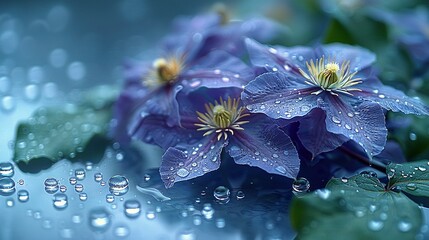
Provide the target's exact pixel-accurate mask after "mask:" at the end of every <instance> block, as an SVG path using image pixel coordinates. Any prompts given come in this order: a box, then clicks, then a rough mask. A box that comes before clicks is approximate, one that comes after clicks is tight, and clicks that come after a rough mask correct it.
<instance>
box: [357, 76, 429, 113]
mask: <svg viewBox="0 0 429 240" xmlns="http://www.w3.org/2000/svg"><path fill="white" fill-rule="evenodd" d="M366 81H371V84H368V83H365V82H364V83H363V84H362V86H361V90H362V91H359V92H356V93H355V95H357V96H358V97H361V98H362V100H366V101H372V102H375V103H377V104H380V106H382V107H383V108H385V109H387V110H391V111H394V112H403V113H405V114H417V115H429V107H428V106H426V105H425V104H424V103H423V102H422V101H420V100H419V99H417V98H410V97H408V96H407V95H405V93H403V92H402V91H399V90H396V89H394V88H392V87H389V86H385V85H383V84H381V83H380V82H379V81H377V80H376V79H375V80H374V79H372V80H371V79H368V80H366ZM358 87H359V85H358Z"/></svg>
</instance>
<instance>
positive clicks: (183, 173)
mask: <svg viewBox="0 0 429 240" xmlns="http://www.w3.org/2000/svg"><path fill="white" fill-rule="evenodd" d="M188 175H189V171H188V170H186V168H180V169H179V170H177V176H179V177H182V178H185V177H187V176H188Z"/></svg>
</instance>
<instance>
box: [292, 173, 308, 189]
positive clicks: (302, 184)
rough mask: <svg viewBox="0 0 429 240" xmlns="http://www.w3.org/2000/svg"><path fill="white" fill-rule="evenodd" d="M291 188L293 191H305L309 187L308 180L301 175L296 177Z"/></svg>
mask: <svg viewBox="0 0 429 240" xmlns="http://www.w3.org/2000/svg"><path fill="white" fill-rule="evenodd" d="M292 189H293V191H294V192H297V193H302V192H307V191H308V189H310V182H309V181H308V180H307V179H306V178H303V177H300V178H297V179H296V180H295V181H294V182H293V183H292Z"/></svg>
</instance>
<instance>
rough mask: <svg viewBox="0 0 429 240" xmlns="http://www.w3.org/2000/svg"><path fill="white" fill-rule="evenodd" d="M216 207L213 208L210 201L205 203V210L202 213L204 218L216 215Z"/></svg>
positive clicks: (208, 218)
mask: <svg viewBox="0 0 429 240" xmlns="http://www.w3.org/2000/svg"><path fill="white" fill-rule="evenodd" d="M214 212H215V211H214V209H213V208H212V205H211V204H210V203H206V204H204V207H203V210H202V211H201V213H202V214H203V216H204V218H205V219H207V220H210V219H212V218H213V215H214Z"/></svg>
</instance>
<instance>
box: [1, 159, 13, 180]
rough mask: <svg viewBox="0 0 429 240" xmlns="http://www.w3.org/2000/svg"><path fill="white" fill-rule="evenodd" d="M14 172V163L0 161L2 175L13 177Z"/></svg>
mask: <svg viewBox="0 0 429 240" xmlns="http://www.w3.org/2000/svg"><path fill="white" fill-rule="evenodd" d="M14 173H15V171H14V168H13V165H12V164H11V163H10V162H2V163H0V177H12V176H13V174H14Z"/></svg>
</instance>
